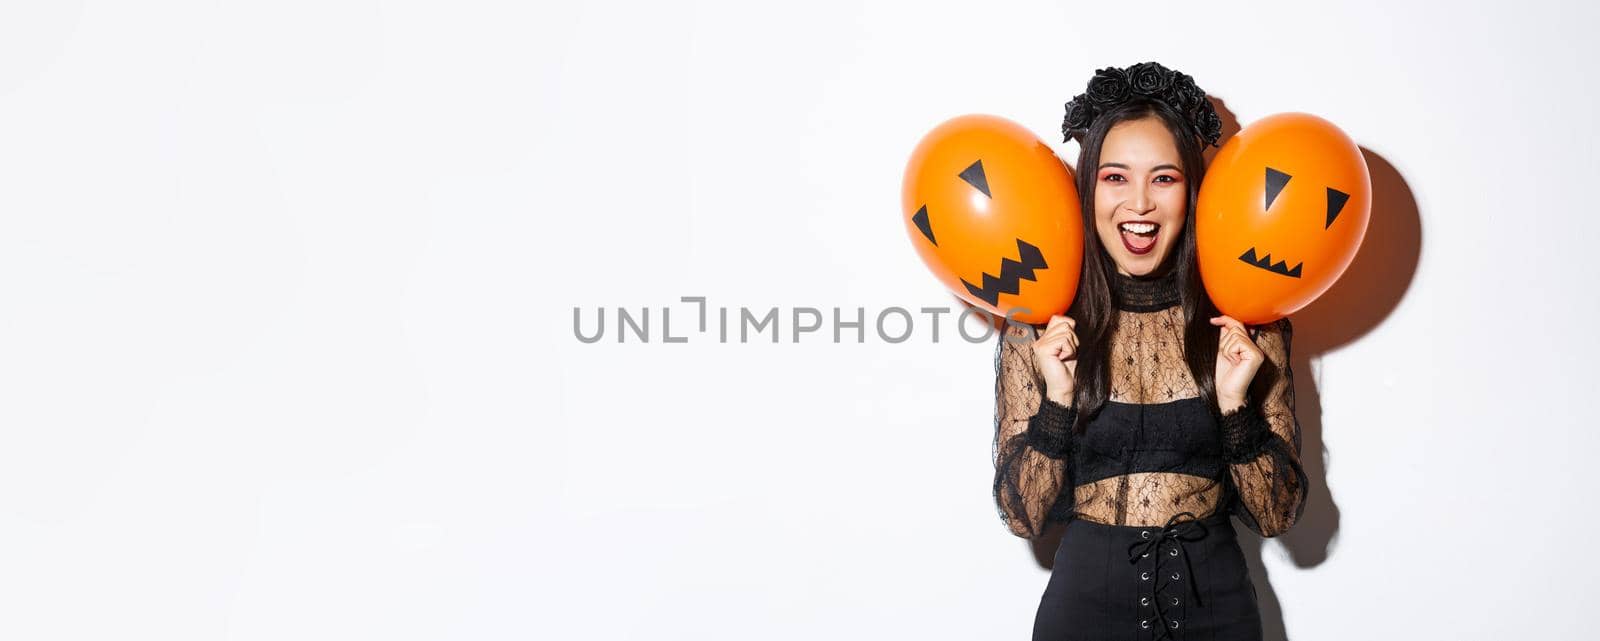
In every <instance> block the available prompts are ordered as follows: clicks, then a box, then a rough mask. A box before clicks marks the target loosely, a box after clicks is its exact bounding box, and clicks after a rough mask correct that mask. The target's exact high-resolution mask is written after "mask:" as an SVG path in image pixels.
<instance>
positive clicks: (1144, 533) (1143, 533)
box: [1139, 530, 1150, 539]
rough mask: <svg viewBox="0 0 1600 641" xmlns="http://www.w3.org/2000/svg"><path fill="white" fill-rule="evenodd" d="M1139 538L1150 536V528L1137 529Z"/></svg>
mask: <svg viewBox="0 0 1600 641" xmlns="http://www.w3.org/2000/svg"><path fill="white" fill-rule="evenodd" d="M1139 538H1141V539H1148V538H1150V530H1140V531H1139Z"/></svg>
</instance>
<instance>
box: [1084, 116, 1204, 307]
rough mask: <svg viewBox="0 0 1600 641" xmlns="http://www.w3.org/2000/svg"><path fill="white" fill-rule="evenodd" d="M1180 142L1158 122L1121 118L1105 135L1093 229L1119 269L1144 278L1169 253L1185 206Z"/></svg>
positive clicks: (1097, 179)
mask: <svg viewBox="0 0 1600 641" xmlns="http://www.w3.org/2000/svg"><path fill="white" fill-rule="evenodd" d="M1181 165H1182V161H1181V160H1180V159H1179V158H1178V146H1177V144H1176V143H1175V142H1174V141H1173V140H1172V133H1171V132H1169V131H1167V128H1166V126H1165V125H1163V124H1162V123H1161V120H1160V119H1158V118H1156V117H1154V116H1151V117H1146V118H1140V119H1138V120H1124V121H1122V122H1119V123H1117V124H1116V125H1115V126H1113V127H1112V128H1111V130H1110V131H1109V132H1107V133H1106V139H1105V143H1104V144H1103V145H1102V146H1101V148H1100V167H1099V168H1097V170H1096V171H1098V172H1099V174H1098V176H1097V177H1096V184H1095V191H1094V222H1095V231H1096V232H1097V233H1098V234H1099V235H1100V244H1101V245H1104V246H1105V248H1106V251H1107V252H1109V253H1110V254H1111V259H1112V260H1113V261H1115V262H1116V264H1117V271H1118V272H1119V273H1122V274H1125V275H1129V276H1145V275H1149V274H1151V273H1152V272H1155V271H1156V270H1157V269H1158V268H1159V267H1160V266H1161V265H1162V264H1163V263H1164V262H1165V261H1166V259H1167V257H1168V256H1169V255H1171V254H1172V248H1173V247H1174V246H1176V245H1177V244H1178V235H1179V234H1180V233H1181V232H1182V231H1183V224H1184V212H1185V209H1186V208H1187V207H1188V201H1189V188H1188V186H1187V185H1185V184H1184V181H1185V180H1187V177H1186V176H1184V175H1183V171H1182V170H1181V169H1180V167H1181Z"/></svg>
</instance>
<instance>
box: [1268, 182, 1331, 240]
mask: <svg viewBox="0 0 1600 641" xmlns="http://www.w3.org/2000/svg"><path fill="white" fill-rule="evenodd" d="M1289 178H1290V176H1289V174H1286V173H1283V172H1281V171H1278V170H1276V169H1273V168H1271V167H1268V168H1267V206H1266V209H1272V201H1274V200H1277V199H1278V193H1279V192H1282V191H1283V188H1284V187H1285V186H1286V185H1288V184H1289ZM1326 189H1327V190H1328V218H1327V220H1326V221H1325V222H1323V223H1322V228H1323V229H1327V228H1329V227H1332V226H1333V220H1334V219H1335V218H1338V217H1339V212H1341V211H1344V204H1345V202H1347V201H1349V200H1350V194H1347V193H1344V192H1342V191H1339V190H1337V189H1334V188H1332V187H1327V188H1326Z"/></svg>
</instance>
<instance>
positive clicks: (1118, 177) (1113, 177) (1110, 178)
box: [1101, 174, 1126, 183]
mask: <svg viewBox="0 0 1600 641" xmlns="http://www.w3.org/2000/svg"><path fill="white" fill-rule="evenodd" d="M1101 180H1104V181H1107V182H1119V183H1120V182H1126V181H1125V180H1123V178H1122V174H1106V175H1105V177H1104V178H1101Z"/></svg>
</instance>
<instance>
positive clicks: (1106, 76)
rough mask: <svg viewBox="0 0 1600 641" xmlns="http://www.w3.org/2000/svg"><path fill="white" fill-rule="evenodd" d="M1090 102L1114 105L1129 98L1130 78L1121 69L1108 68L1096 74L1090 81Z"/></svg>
mask: <svg viewBox="0 0 1600 641" xmlns="http://www.w3.org/2000/svg"><path fill="white" fill-rule="evenodd" d="M1087 95H1088V96H1089V100H1091V101H1093V102H1094V103H1095V104H1097V105H1112V104H1116V103H1119V102H1122V101H1123V100H1127V98H1128V77H1127V76H1126V75H1125V74H1123V72H1122V70H1121V69H1117V68H1116V67H1108V68H1105V69H1101V70H1099V71H1096V72H1094V77H1093V78H1090V79H1089V88H1088V91H1087Z"/></svg>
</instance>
